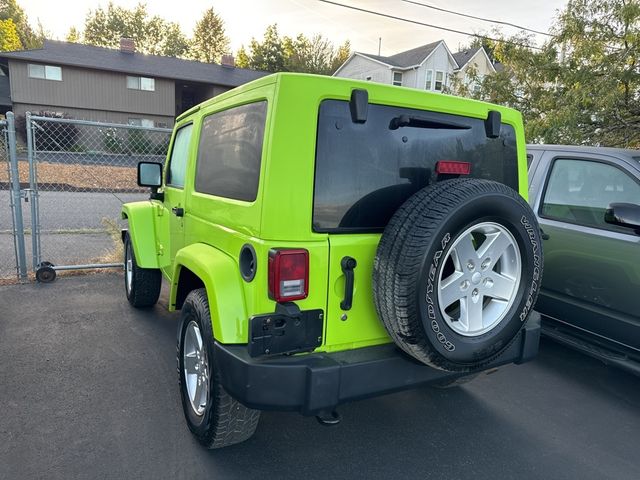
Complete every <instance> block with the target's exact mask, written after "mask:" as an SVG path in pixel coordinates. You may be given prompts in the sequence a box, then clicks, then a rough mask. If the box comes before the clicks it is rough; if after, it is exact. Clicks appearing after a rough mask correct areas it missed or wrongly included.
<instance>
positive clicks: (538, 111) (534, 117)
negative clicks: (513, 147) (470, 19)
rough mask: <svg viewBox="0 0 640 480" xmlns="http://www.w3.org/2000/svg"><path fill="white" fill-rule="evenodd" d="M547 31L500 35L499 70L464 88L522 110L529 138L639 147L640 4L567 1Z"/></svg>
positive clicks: (497, 48) (497, 44)
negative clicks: (541, 36) (538, 36)
mask: <svg viewBox="0 0 640 480" xmlns="http://www.w3.org/2000/svg"><path fill="white" fill-rule="evenodd" d="M552 34H553V37H551V38H550V39H549V40H548V41H547V42H546V43H545V44H543V45H542V46H541V47H538V49H534V48H532V47H533V39H532V37H530V36H528V35H526V34H525V33H524V32H522V33H520V34H517V35H515V36H511V37H500V38H499V40H502V41H499V42H493V44H492V45H491V48H492V51H493V55H495V58H496V59H497V60H498V61H499V62H500V63H501V64H502V65H503V66H504V70H502V71H501V72H498V73H496V74H495V75H489V76H487V77H485V78H484V80H483V81H482V85H481V88H480V90H479V91H478V92H466V93H467V94H469V95H470V96H475V97H478V98H482V99H485V100H489V101H492V102H496V103H502V104H504V105H508V106H511V107H514V108H516V109H518V110H520V111H521V112H522V114H523V118H524V121H525V133H526V136H527V140H528V141H532V142H544V143H569V144H585V145H602V146H619V147H635V148H637V147H640V4H639V3H638V2H637V1H633V0H570V1H569V3H568V4H567V6H566V8H565V9H564V10H563V11H562V12H561V13H560V15H559V17H558V20H557V21H556V23H555V25H554V27H553V30H552ZM491 36H493V37H496V36H499V35H498V34H496V33H494V34H492V35H491ZM461 93H465V92H461Z"/></svg>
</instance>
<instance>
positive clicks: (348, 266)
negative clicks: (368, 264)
mask: <svg viewBox="0 0 640 480" xmlns="http://www.w3.org/2000/svg"><path fill="white" fill-rule="evenodd" d="M357 265H358V262H356V259H355V258H353V257H342V260H340V267H341V268H342V273H344V279H345V281H344V300H342V301H341V302H340V308H341V309H342V310H351V304H352V303H353V269H354V268H356V266H357Z"/></svg>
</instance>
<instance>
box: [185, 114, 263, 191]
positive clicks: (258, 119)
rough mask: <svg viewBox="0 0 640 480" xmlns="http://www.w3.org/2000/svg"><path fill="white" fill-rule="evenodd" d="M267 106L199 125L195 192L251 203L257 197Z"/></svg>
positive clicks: (212, 118) (210, 117)
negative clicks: (200, 127)
mask: <svg viewBox="0 0 640 480" xmlns="http://www.w3.org/2000/svg"><path fill="white" fill-rule="evenodd" d="M266 117H267V102H266V101H263V102H256V103H251V104H248V105H242V106H239V107H234V108H230V109H228V110H224V111H222V112H217V113H214V114H211V115H208V116H206V117H205V118H204V119H203V121H202V130H201V132H200V144H199V146H198V160H197V164H196V178H195V189H196V191H197V192H200V193H207V194H210V195H216V196H218V197H225V198H232V199H235V200H243V201H246V202H253V201H254V200H255V199H256V196H257V194H258V182H259V180H260V162H261V158H262V144H263V139H264V129H265V122H266Z"/></svg>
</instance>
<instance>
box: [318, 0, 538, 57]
mask: <svg viewBox="0 0 640 480" xmlns="http://www.w3.org/2000/svg"><path fill="white" fill-rule="evenodd" d="M317 1H318V2H322V3H328V4H330V5H335V6H337V7H343V8H348V9H350V10H356V11H358V12H364V13H370V14H371V15H377V16H379V17H385V18H391V19H392V20H400V21H401V22H407V23H413V24H415V25H421V26H423V27H429V28H435V29H436V30H444V31H446V32H452V33H459V34H460V35H468V36H470V37H476V38H482V39H485V40H491V41H492V42H501V43H509V44H511V45H515V46H517V47H523V48H532V49H534V50H542V49H541V48H540V47H535V46H533V45H526V44H524V43H518V42H512V41H511V40H501V39H498V38H492V37H487V36H486V35H480V34H478V33H470V32H464V31H462V30H456V29H453V28H448V27H440V26H438V25H432V24H430V23H424V22H419V21H417V20H411V19H409V18H403V17H396V16H395V15H389V14H387V13H382V12H374V11H373V10H367V9H366V8H360V7H354V6H353V5H345V4H344V3H338V2H332V1H330V0H317Z"/></svg>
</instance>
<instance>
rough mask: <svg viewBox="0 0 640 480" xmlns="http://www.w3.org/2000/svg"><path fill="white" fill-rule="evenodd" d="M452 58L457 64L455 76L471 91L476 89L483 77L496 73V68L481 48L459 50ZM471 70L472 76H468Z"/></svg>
mask: <svg viewBox="0 0 640 480" xmlns="http://www.w3.org/2000/svg"><path fill="white" fill-rule="evenodd" d="M453 58H455V60H456V63H457V64H458V69H457V70H456V72H455V75H456V76H457V77H458V78H460V79H461V80H462V81H463V83H464V84H465V85H467V87H469V89H471V90H473V89H475V88H478V87H479V86H480V82H482V79H483V78H484V77H485V76H487V75H491V74H492V73H496V66H495V65H494V64H493V62H492V61H491V59H490V58H489V55H487V52H486V51H485V49H484V48H483V47H478V48H468V49H466V50H461V51H459V52H456V53H454V54H453ZM471 69H473V70H474V72H475V74H474V75H469V70H471ZM474 77H475V78H474Z"/></svg>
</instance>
